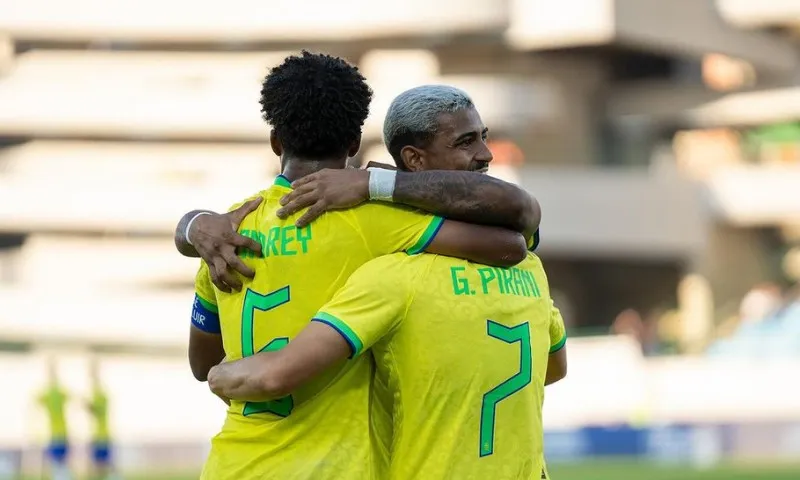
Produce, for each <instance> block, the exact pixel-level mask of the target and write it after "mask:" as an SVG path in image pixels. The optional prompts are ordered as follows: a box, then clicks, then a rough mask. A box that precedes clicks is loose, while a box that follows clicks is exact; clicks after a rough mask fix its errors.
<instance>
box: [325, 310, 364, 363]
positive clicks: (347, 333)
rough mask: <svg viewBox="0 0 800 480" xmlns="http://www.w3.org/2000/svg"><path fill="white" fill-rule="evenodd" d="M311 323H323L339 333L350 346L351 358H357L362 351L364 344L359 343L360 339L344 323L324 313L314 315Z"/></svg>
mask: <svg viewBox="0 0 800 480" xmlns="http://www.w3.org/2000/svg"><path fill="white" fill-rule="evenodd" d="M312 321H317V322H322V323H325V324H327V325H329V326H330V327H332V328H333V329H334V330H336V331H337V332H339V334H340V335H341V336H343V337H344V339H345V340H346V341H347V343H349V344H350V349H351V350H352V352H353V355H352V356H351V358H352V357H357V356H358V355H360V354H361V352H362V351H363V350H364V344H363V343H362V342H361V339H360V338H358V335H356V332H354V331H353V329H351V328H350V327H349V326H348V325H347V324H346V323H344V322H343V321H341V320H339V319H338V318H336V317H334V316H333V315H331V314H329V313H325V312H318V313H317V314H316V315H314V318H313V319H312Z"/></svg>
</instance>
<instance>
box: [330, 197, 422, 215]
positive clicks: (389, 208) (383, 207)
mask: <svg viewBox="0 0 800 480" xmlns="http://www.w3.org/2000/svg"><path fill="white" fill-rule="evenodd" d="M344 211H347V212H351V213H352V214H353V215H356V216H357V217H369V218H374V217H375V216H377V215H381V216H384V215H389V216H395V217H396V216H400V215H407V214H409V213H417V214H425V212H423V211H421V210H419V209H416V208H413V207H408V206H406V205H398V204H394V203H386V202H377V201H371V202H365V203H362V204H361V205H358V206H356V207H354V208H351V209H349V210H344Z"/></svg>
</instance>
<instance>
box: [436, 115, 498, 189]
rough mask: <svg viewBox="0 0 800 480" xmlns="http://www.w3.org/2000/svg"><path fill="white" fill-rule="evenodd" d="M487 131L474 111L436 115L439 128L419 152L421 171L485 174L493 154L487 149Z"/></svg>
mask: <svg viewBox="0 0 800 480" xmlns="http://www.w3.org/2000/svg"><path fill="white" fill-rule="evenodd" d="M488 133H489V129H488V128H486V126H485V125H484V124H483V121H482V120H481V116H480V114H478V111H477V110H475V109H474V108H468V109H464V110H459V111H457V112H454V113H443V114H441V115H439V128H438V130H437V133H436V137H434V139H433V141H432V142H431V144H430V145H429V146H428V148H425V149H423V150H422V152H421V153H422V155H421V158H420V166H421V167H422V168H421V169H422V170H466V171H473V172H482V173H486V170H487V169H488V168H489V162H491V161H492V152H490V151H489V148H488V147H487V146H486V138H487V136H488Z"/></svg>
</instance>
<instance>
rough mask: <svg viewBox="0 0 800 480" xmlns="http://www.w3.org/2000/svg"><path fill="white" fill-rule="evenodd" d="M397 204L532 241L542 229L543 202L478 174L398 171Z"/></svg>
mask: <svg viewBox="0 0 800 480" xmlns="http://www.w3.org/2000/svg"><path fill="white" fill-rule="evenodd" d="M393 200H394V202H395V203H402V204H404V205H408V206H411V207H415V208H419V209H420V210H425V211H427V212H431V213H435V214H436V215H439V216H442V217H445V218H449V219H453V220H461V221H465V222H470V223H478V224H481V225H494V226H498V227H503V228H507V229H509V230H514V231H515V232H519V233H521V234H523V235H524V236H525V238H526V239H528V238H531V236H532V235H533V233H534V232H535V231H536V229H537V228H539V221H540V220H541V210H540V208H539V203H538V202H537V201H536V200H535V199H534V198H533V197H531V196H530V195H528V193H527V192H525V191H524V190H522V189H521V188H519V187H517V186H516V185H513V184H511V183H508V182H504V181H502V180H499V179H496V178H492V177H490V176H488V175H483V174H480V173H475V172H451V171H442V170H433V171H427V172H414V173H409V172H397V177H396V180H395V187H394V196H393Z"/></svg>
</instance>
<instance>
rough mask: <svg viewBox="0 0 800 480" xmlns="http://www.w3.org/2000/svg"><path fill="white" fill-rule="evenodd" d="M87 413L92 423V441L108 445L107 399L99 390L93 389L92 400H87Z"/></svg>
mask: <svg viewBox="0 0 800 480" xmlns="http://www.w3.org/2000/svg"><path fill="white" fill-rule="evenodd" d="M89 412H90V413H91V416H92V420H93V421H94V432H93V435H92V441H93V442H95V443H108V438H109V434H108V397H106V394H105V392H103V391H102V390H100V389H99V388H95V389H94V391H93V392H92V398H90V399H89Z"/></svg>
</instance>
